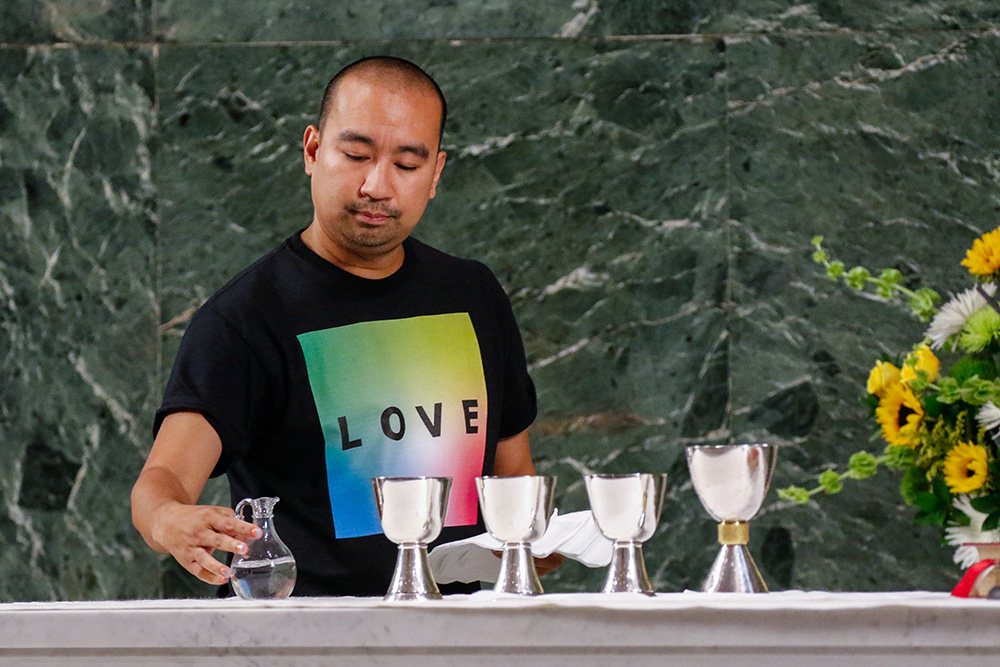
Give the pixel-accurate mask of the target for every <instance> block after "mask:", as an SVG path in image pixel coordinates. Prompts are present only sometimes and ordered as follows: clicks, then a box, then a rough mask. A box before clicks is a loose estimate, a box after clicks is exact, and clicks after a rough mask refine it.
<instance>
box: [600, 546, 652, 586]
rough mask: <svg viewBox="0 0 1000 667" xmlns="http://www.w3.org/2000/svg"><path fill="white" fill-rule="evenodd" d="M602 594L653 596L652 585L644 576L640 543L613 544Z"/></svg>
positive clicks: (647, 576)
mask: <svg viewBox="0 0 1000 667" xmlns="http://www.w3.org/2000/svg"><path fill="white" fill-rule="evenodd" d="M602 592H604V593H645V594H646V595H653V594H654V593H653V585H652V584H651V583H650V581H649V575H647V574H646V561H645V559H644V558H643V555H642V543H640V542H615V546H614V549H613V550H612V552H611V565H610V566H609V567H608V578H607V580H606V581H605V582H604V589H603V591H602Z"/></svg>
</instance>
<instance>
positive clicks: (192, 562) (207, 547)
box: [151, 501, 261, 585]
mask: <svg viewBox="0 0 1000 667" xmlns="http://www.w3.org/2000/svg"><path fill="white" fill-rule="evenodd" d="M260 536H261V530H260V528H258V527H257V526H254V525H253V524H252V523H247V522H246V521H241V520H240V519H237V518H236V515H235V514H234V513H233V510H231V509H229V508H228V507H214V506H209V505H185V504H183V503H179V502H172V501H168V502H165V503H163V505H161V506H160V507H158V508H157V510H156V512H155V519H154V520H153V524H152V527H151V537H152V538H153V540H154V541H155V542H156V544H157V545H159V546H160V547H161V548H162V550H164V551H166V552H167V553H169V554H170V555H171V556H173V557H174V559H175V560H177V562H178V563H180V564H181V566H182V567H183V568H184V569H185V570H187V571H188V572H190V573H191V574H193V575H194V576H196V577H198V578H199V579H201V580H202V581H204V582H206V583H209V584H217V585H218V584H224V583H226V581H228V580H229V577H230V576H232V570H231V569H230V568H228V567H226V565H225V564H224V563H221V562H219V561H218V560H217V559H216V558H214V557H213V556H212V553H213V552H214V551H215V550H216V549H219V550H221V551H229V552H232V553H234V554H245V553H246V552H247V544H246V543H247V541H248V540H252V539H255V538H258V537H260Z"/></svg>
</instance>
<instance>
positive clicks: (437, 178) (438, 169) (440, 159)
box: [429, 151, 448, 199]
mask: <svg viewBox="0 0 1000 667" xmlns="http://www.w3.org/2000/svg"><path fill="white" fill-rule="evenodd" d="M447 157H448V154H447V153H445V152H444V151H438V159H437V165H436V166H435V167H434V180H433V181H432V182H431V195H430V197H429V199H434V195H436V194H437V186H438V181H440V180H441V170H442V169H444V161H445V158H447Z"/></svg>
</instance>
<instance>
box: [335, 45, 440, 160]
mask: <svg viewBox="0 0 1000 667" xmlns="http://www.w3.org/2000/svg"><path fill="white" fill-rule="evenodd" d="M365 70H368V71H372V72H381V73H385V74H393V75H396V76H399V77H401V78H403V79H404V80H405V81H407V82H408V83H412V84H416V85H418V86H425V87H428V88H430V89H431V90H433V91H434V92H435V93H436V94H437V96H438V99H439V100H440V101H441V128H440V129H439V130H438V143H440V142H441V139H442V138H443V137H444V121H445V119H446V118H447V117H448V103H447V102H446V101H445V99H444V93H443V92H441V87H440V86H438V85H437V82H436V81H435V80H434V79H432V78H431V76H430V74H428V73H427V72H425V71H424V70H423V69H421V68H420V66H418V65H416V64H414V63H411V62H410V61H409V60H404V59H403V58H397V57H395V56H369V57H367V58H362V59H361V60H355V61H354V62H353V63H351V64H350V65H347V66H346V67H344V68H343V69H341V70H340V71H339V72H337V73H336V74H335V75H334V76H333V78H332V79H330V82H329V83H328V84H326V90H324V91H323V101H322V102H321V103H320V107H319V129H320V131H322V130H323V123H325V122H326V117H327V115H329V113H330V107H332V106H333V98H334V97H335V96H336V94H337V87H338V85H339V84H340V81H341V79H343V78H344V77H345V76H347V75H348V74H353V73H355V72H360V71H365Z"/></svg>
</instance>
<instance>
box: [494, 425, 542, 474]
mask: <svg viewBox="0 0 1000 667" xmlns="http://www.w3.org/2000/svg"><path fill="white" fill-rule="evenodd" d="M493 474H494V475H496V476H497V477H519V476H521V475H534V474H535V464H534V463H532V461H531V445H530V443H529V442H528V432H527V431H521V432H520V433H518V434H517V435H512V436H511V437H509V438H501V439H500V440H498V441H497V455H496V459H495V461H494V463H493Z"/></svg>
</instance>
